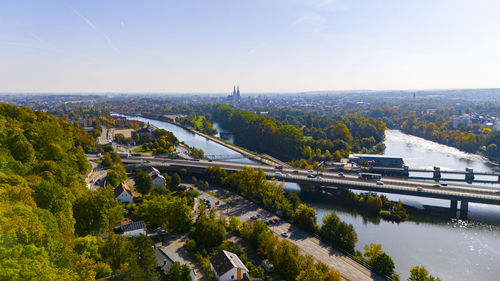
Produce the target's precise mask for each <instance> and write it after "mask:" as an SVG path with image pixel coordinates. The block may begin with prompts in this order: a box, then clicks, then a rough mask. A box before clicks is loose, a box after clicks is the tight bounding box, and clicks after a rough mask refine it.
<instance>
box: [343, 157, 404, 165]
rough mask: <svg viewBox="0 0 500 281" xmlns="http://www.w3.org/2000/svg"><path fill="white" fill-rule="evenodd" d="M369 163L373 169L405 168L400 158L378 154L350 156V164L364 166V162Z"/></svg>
mask: <svg viewBox="0 0 500 281" xmlns="http://www.w3.org/2000/svg"><path fill="white" fill-rule="evenodd" d="M365 161H366V163H368V165H370V166H373V167H387V168H403V167H404V161H403V158H402V157H399V156H389V155H376V154H351V155H349V162H351V163H356V164H357V165H359V166H362V165H363V162H365Z"/></svg>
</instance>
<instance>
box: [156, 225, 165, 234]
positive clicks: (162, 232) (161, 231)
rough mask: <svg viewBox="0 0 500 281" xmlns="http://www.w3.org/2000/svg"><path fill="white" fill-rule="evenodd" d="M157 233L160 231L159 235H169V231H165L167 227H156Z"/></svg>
mask: <svg viewBox="0 0 500 281" xmlns="http://www.w3.org/2000/svg"><path fill="white" fill-rule="evenodd" d="M156 233H158V235H160V236H166V235H167V231H165V229H162V228H161V227H158V229H156Z"/></svg>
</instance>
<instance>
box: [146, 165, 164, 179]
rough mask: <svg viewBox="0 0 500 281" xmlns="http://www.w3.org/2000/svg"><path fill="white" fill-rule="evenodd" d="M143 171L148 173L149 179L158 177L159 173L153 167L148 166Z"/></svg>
mask: <svg viewBox="0 0 500 281" xmlns="http://www.w3.org/2000/svg"><path fill="white" fill-rule="evenodd" d="M144 171H145V172H146V173H148V175H149V176H150V177H153V176H154V175H160V171H158V169H156V168H155V167H153V166H149V167H147V168H146V169H144ZM164 179H165V178H164Z"/></svg>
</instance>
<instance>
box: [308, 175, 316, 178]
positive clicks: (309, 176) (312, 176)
mask: <svg viewBox="0 0 500 281" xmlns="http://www.w3.org/2000/svg"><path fill="white" fill-rule="evenodd" d="M307 177H308V178H315V177H316V175H314V174H309V175H307Z"/></svg>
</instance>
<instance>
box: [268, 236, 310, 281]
mask: <svg viewBox="0 0 500 281" xmlns="http://www.w3.org/2000/svg"><path fill="white" fill-rule="evenodd" d="M301 258H303V257H302V256H301V255H300V254H299V248H298V247H297V246H295V245H293V244H292V243H291V242H290V241H288V240H281V241H280V242H279V243H278V245H277V246H276V250H275V252H274V256H273V260H272V262H273V264H274V266H275V268H276V269H277V271H278V272H279V273H280V274H281V275H283V277H284V278H285V279H286V280H295V279H296V277H297V276H298V275H299V273H300V264H301Z"/></svg>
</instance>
